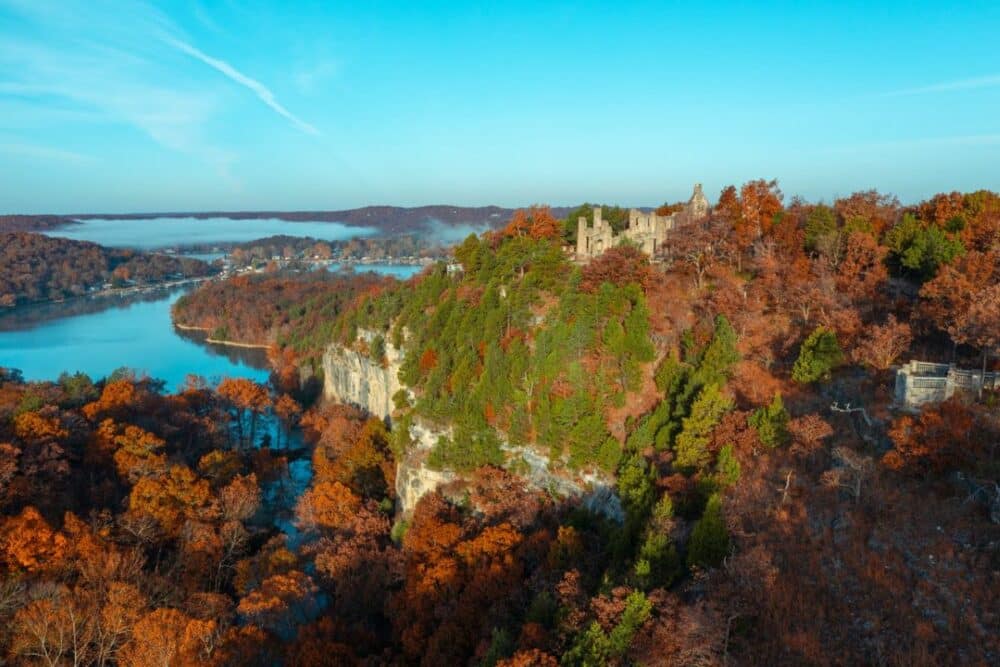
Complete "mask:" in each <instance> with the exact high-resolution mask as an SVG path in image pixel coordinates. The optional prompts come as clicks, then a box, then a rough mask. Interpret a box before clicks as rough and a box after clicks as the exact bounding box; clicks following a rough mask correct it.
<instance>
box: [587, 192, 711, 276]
mask: <svg viewBox="0 0 1000 667" xmlns="http://www.w3.org/2000/svg"><path fill="white" fill-rule="evenodd" d="M708 211H709V207H708V199H706V198H705V194H704V193H703V192H702V189H701V184H700V183H698V184H696V185H695V186H694V194H692V195H691V199H690V200H689V201H688V203H687V205H685V207H684V210H683V211H680V212H679V213H674V214H672V215H657V214H656V213H644V212H643V211H640V210H639V209H635V208H633V209H630V210H629V214H628V227H627V228H626V229H625V230H624V231H623V232H622V233H621V234H620V235H618V234H615V233H614V230H612V229H611V225H609V224H608V223H607V222H605V221H604V220H603V219H602V218H601V207H599V206H595V207H594V222H593V224H592V225H588V224H587V219H586V218H585V217H580V219H579V220H578V221H577V232H576V257H577V259H578V260H587V259H592V258H594V257H597V256H599V255H601V254H602V253H603V252H604V251H605V250H607V249H608V248H612V247H614V246H616V245H618V244H619V243H621V241H622V240H628V241H629V242H631V243H633V244H635V245H637V246H638V247H639V248H640V249H641V250H642V251H643V252H645V253H646V254H648V255H650V256H653V255H656V254H657V253H659V252H660V251H661V250H662V249H663V246H664V244H665V243H667V242H668V235H669V233H670V231H671V230H672V229H674V228H676V227H679V226H681V225H684V224H688V223H690V222H696V221H699V220H702V219H704V218H705V217H706V216H708Z"/></svg>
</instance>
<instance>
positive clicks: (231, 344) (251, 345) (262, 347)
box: [171, 320, 271, 350]
mask: <svg viewBox="0 0 1000 667" xmlns="http://www.w3.org/2000/svg"><path fill="white" fill-rule="evenodd" d="M171 322H172V323H173V325H174V326H175V327H177V328H178V329H180V330H181V331H211V329H209V327H196V326H192V325H190V324H181V323H180V322H176V321H173V320H171ZM205 342H206V343H212V344H214V345H227V346H229V347H244V348H248V349H256V350H266V349H268V348H270V347H271V346H270V345H267V344H264V343H241V342H239V341H235V340H222V339H219V338H210V337H209V338H205Z"/></svg>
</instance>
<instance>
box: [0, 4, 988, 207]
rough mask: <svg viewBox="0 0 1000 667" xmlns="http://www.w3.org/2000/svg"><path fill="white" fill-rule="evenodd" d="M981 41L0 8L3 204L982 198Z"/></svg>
mask: <svg viewBox="0 0 1000 667" xmlns="http://www.w3.org/2000/svg"><path fill="white" fill-rule="evenodd" d="M292 7H294V11H292V10H291V9H290V8H292ZM765 7H766V8H765ZM998 34H1000V3H996V2H966V3H955V2H953V3H942V2H921V1H914V2H884V3H877V2H864V3H863V2H830V3H819V2H795V3H728V2H716V3H695V2H691V3H672V2H656V3H627V2H625V3H623V2H617V3H585V2H566V3H547V4H543V3H535V2H523V3H522V2H516V1H514V0H510V1H508V2H503V3H486V2H476V3H458V2H400V3H389V2H305V1H299V2H295V3H290V2H277V1H275V2H252V3H249V2H248V3H243V2H235V1H225V0H220V1H218V2H209V1H208V0H200V1H199V0H178V1H177V2H165V3H143V2H125V1H121V0H81V1H77V0H65V1H61V2H48V1H47V0H0V212H88V211H91V212H121V211H184V210H186V211H191V210H205V209H215V210H219V209H227V210H233V209H237V210H240V209H242V210H249V209H266V210H279V209H280V210H288V209H296V210H307V209H335V208H346V207H354V206H359V205H365V204H399V205H419V204H431V203H454V204H465V205H482V204H500V205H508V206H516V205H524V204H529V203H532V202H547V203H551V204H556V205H561V204H574V203H578V202H581V201H584V200H590V201H594V200H599V201H607V202H618V203H622V204H633V205H653V204H658V203H661V202H662V201H664V200H676V199H681V198H686V197H687V196H688V194H689V193H690V188H691V184H692V183H693V182H695V181H701V182H703V183H704V184H705V189H706V191H707V193H708V194H709V196H710V198H714V197H715V196H716V195H717V193H718V192H719V190H720V189H721V188H722V187H723V186H724V185H726V184H728V183H739V182H742V181H745V180H748V179H751V178H757V177H767V178H774V177H776V178H778V179H779V180H780V182H781V186H782V189H783V190H784V191H785V193H786V195H789V196H790V195H793V194H799V195H802V196H804V197H806V198H808V199H811V200H819V199H825V200H830V199H831V198H833V197H835V196H838V195H843V194H848V193H850V192H852V191H854V190H858V189H866V188H869V187H878V188H879V189H880V190H883V191H888V192H893V193H895V194H897V195H899V196H900V198H901V199H903V200H904V201H914V200H917V199H920V198H923V197H926V196H929V195H931V194H933V193H935V192H938V191H945V190H953V189H959V190H973V189H978V188H991V189H1000V49H998V48H997V39H998V38H997V35H998Z"/></svg>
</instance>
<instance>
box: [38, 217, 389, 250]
mask: <svg viewBox="0 0 1000 667" xmlns="http://www.w3.org/2000/svg"><path fill="white" fill-rule="evenodd" d="M45 233H46V234H48V235H49V236H61V237H63V238H67V239H74V240H77V241H93V242H94V243H100V244H101V245H105V246H111V247H115V248H121V247H127V248H140V249H143V250H150V249H155V248H173V247H177V246H183V245H193V244H202V243H204V244H212V243H244V242H246V241H254V240H256V239H260V238H264V237H267V236H274V235H275V234H286V235H288V236H310V237H312V238H316V239H320V240H323V241H342V240H345V239H351V238H356V237H359V236H369V235H371V234H374V233H375V230H374V229H372V228H370V227H350V226H348V225H343V224H341V223H339V222H289V221H288V220H278V219H276V218H265V219H260V220H233V219H231V218H205V219H198V218H149V219H145V220H101V219H95V220H81V221H80V222H79V223H78V224H75V225H71V226H68V227H64V228H62V229H55V230H52V231H49V232H45Z"/></svg>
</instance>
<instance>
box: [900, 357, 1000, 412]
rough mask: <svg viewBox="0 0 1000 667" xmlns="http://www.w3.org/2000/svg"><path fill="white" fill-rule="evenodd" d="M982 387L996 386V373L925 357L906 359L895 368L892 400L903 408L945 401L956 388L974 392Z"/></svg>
mask: <svg viewBox="0 0 1000 667" xmlns="http://www.w3.org/2000/svg"><path fill="white" fill-rule="evenodd" d="M983 389H1000V373H994V372H992V371H987V372H986V373H985V374H984V373H983V372H982V371H981V370H966V369H963V368H956V367H955V365H954V364H935V363H931V362H929V361H910V363H908V364H904V365H903V366H902V367H900V369H899V370H897V371H896V392H895V401H896V404H897V405H899V406H900V407H903V408H911V409H913V408H920V407H921V406H923V405H925V404H927V403H940V402H941V401H946V400H948V399H949V398H951V397H952V396H954V395H955V393H956V392H965V393H969V394H977V393H979V392H980V391H981V390H983Z"/></svg>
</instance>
